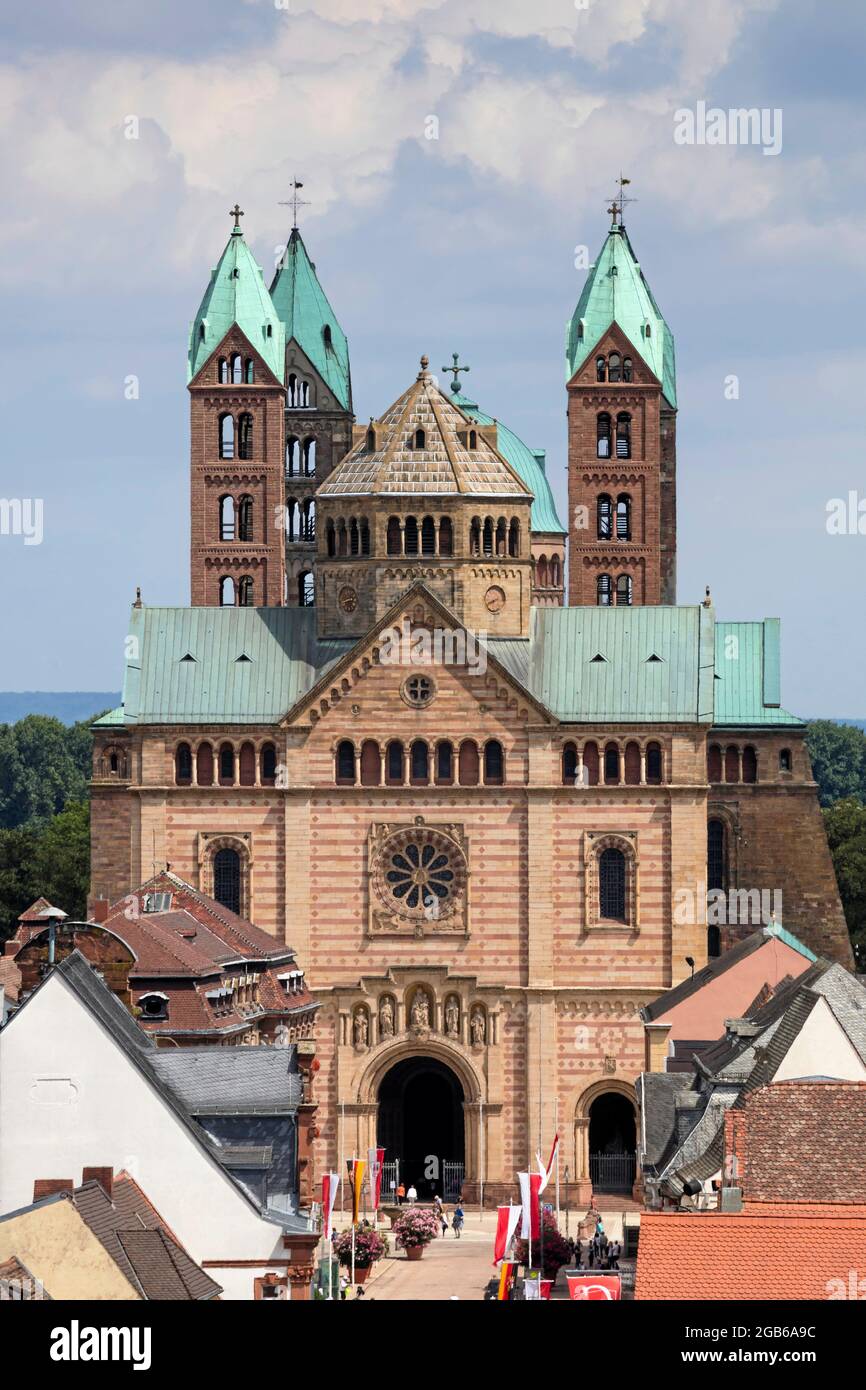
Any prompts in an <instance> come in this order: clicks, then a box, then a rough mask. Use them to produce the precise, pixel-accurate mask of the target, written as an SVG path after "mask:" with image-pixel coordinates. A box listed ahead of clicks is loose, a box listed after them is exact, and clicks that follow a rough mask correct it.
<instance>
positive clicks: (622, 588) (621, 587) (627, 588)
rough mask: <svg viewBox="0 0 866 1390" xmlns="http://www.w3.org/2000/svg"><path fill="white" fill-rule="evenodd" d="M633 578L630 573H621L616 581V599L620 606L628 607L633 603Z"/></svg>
mask: <svg viewBox="0 0 866 1390" xmlns="http://www.w3.org/2000/svg"><path fill="white" fill-rule="evenodd" d="M631 595H632V580H631V575H630V574H621V575H620V576H619V578H618V579H617V581H616V601H617V606H618V607H624V608H628V607H629V605H630V604H631Z"/></svg>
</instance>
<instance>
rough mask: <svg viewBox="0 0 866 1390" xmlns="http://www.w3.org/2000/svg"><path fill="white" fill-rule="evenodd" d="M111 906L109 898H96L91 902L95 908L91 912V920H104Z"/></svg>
mask: <svg viewBox="0 0 866 1390" xmlns="http://www.w3.org/2000/svg"><path fill="white" fill-rule="evenodd" d="M110 906H111V904H110V903H109V901H108V899H107V898H94V899H93V902H92V903H91V907H92V909H93V911H92V912H91V914H90V916H91V920H92V921H94V922H104V921H105V920H106V918H107V917H108V909H109V907H110Z"/></svg>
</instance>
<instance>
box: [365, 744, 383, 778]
mask: <svg viewBox="0 0 866 1390" xmlns="http://www.w3.org/2000/svg"><path fill="white" fill-rule="evenodd" d="M381 780H382V759H381V757H380V754H379V745H378V743H377V742H376V740H375V739H374V738H365V739H364V742H363V743H362V744H361V786H362V787H378V785H379V783H380V782H381Z"/></svg>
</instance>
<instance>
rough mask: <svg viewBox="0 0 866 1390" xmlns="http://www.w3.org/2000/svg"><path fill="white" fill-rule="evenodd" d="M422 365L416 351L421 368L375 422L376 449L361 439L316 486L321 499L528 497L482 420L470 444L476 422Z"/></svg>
mask: <svg viewBox="0 0 866 1390" xmlns="http://www.w3.org/2000/svg"><path fill="white" fill-rule="evenodd" d="M427 367H428V360H427V358H426V357H422V358H421V370H420V372H419V373H418V376H417V378H416V380H415V381H414V382H413V383H412V385H411V386H410V387H409V389H408V391H404V392H403V395H402V396H400V398H399V400H396V401H395V402H394V404H393V405H392V406H390V407H389V409H388V410H386V411H385V413H384V415H382V416H381V417H380V418H379V420H377V421H375V422H374V424H373V429H374V433H375V445H374V447H372V448H371V447H370V445H369V444H368V442H367V438H366V436H364V437H363V438H362V439H361V440H359V442H358V443H357V444H356V445H355V447H354V448H353V449H352V450H351V451H350V452H349V453H348V454H347V455H346V457H345V458H344V459H343V461H342V462H341V463H339V464H337V467H336V468H335V469H334V471H333V473H332V474H331V475H330V477H329V478H328V480H327V482H325V483H323V484H322V486H321V487H320V488H319V493H318V495H319V496H320V497H340V496H360V495H368V494H371V493H387V494H393V495H406V494H416V495H418V496H426V497H434V496H438V497H441V496H446V495H459V494H461V493H468V494H475V495H477V496H479V497H520V498H524V499H527V498H529V497H530V496H531V495H532V494H531V492H530V489H529V488H528V487H527V486H526V484H525V483H524V482H523V480H522V478H521V477H520V475H519V473H517V472H516V470H515V469H514V468H512V466H511V464H510V463H508V462H507V460H506V459H505V458H504V457H503V455H502V454H501V453H500V452H499V450H498V449H495V448H494V447H493V445H492V444H491V443H490V442H489V440H488V439H486V438H485V437H484V434H483V432H482V431H483V426H479V427H478V429H477V431H476V437H475V442H474V447H472V448H470V446H469V445H470V441H469V430H470V428H471V427H472V426H473V425H475V423H476V422H475V421H474V420H472V419H471V418H470V417H469V416H468V415H467V414H465V412H464V411H462V410H461V409H460V408H459V407H458V406H456V405H454V404H453V402H452V401H451V400H449V398H448V397H447V396H446V394H445V392H444V391H442V390H440V388H439V386H438V385H437V383H436V382H435V381H434V379H433V377H432V376H431V374H430V372H429V371H428V370H427ZM418 431H423V436H422V437H423V443H417V442H416V440H417V435H418ZM461 436H462V437H461Z"/></svg>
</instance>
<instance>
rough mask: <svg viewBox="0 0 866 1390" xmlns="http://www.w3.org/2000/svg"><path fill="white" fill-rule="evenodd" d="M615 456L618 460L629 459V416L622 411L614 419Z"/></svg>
mask: <svg viewBox="0 0 866 1390" xmlns="http://www.w3.org/2000/svg"><path fill="white" fill-rule="evenodd" d="M616 456H617V458H618V459H630V458H631V416H630V415H628V414H627V413H626V412H625V411H624V410H623V411H620V413H619V415H617V417H616Z"/></svg>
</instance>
